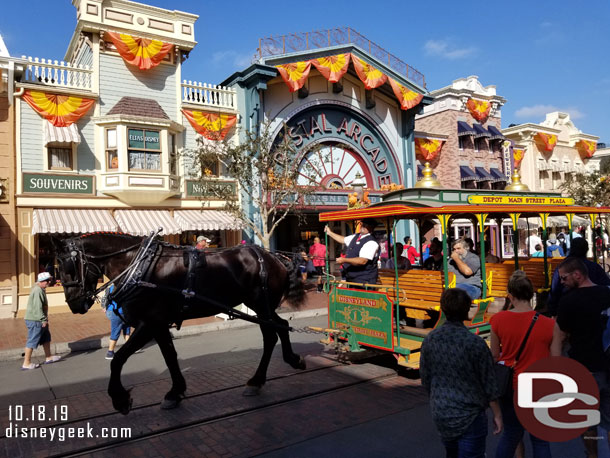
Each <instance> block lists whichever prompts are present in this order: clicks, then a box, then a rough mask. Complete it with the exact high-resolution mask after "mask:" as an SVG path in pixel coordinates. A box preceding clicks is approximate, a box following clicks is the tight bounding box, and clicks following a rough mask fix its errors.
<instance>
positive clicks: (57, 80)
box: [20, 56, 93, 92]
mask: <svg viewBox="0 0 610 458" xmlns="http://www.w3.org/2000/svg"><path fill="white" fill-rule="evenodd" d="M23 59H24V60H26V61H27V64H26V65H25V70H24V72H23V76H22V78H21V81H20V82H21V83H27V84H35V85H41V86H47V87H53V88H61V89H70V90H74V89H76V90H78V91H85V92H92V90H93V69H92V68H91V67H88V66H84V65H77V66H73V65H70V64H68V63H66V62H64V61H57V60H53V61H52V60H51V59H39V58H38V57H35V58H32V57H26V56H23Z"/></svg>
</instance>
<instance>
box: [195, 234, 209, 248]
mask: <svg viewBox="0 0 610 458" xmlns="http://www.w3.org/2000/svg"><path fill="white" fill-rule="evenodd" d="M210 242H211V240H210V239H209V238H207V237H206V236H205V235H200V236H199V237H197V245H195V248H197V249H198V250H205V249H206V248H207V247H209V246H210V245H209V243H210Z"/></svg>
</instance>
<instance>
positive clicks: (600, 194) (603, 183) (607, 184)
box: [560, 172, 610, 207]
mask: <svg viewBox="0 0 610 458" xmlns="http://www.w3.org/2000/svg"><path fill="white" fill-rule="evenodd" d="M560 189H561V190H562V191H563V193H564V194H565V195H567V196H568V197H572V198H574V203H575V204H576V205H585V206H588V207H597V206H604V207H605V206H610V177H609V176H607V175H605V174H601V173H599V172H591V173H586V174H583V173H577V174H576V175H575V176H574V177H573V178H568V179H567V180H566V181H565V182H564V183H563V184H562V185H561V187H560Z"/></svg>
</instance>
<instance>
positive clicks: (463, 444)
mask: <svg viewBox="0 0 610 458" xmlns="http://www.w3.org/2000/svg"><path fill="white" fill-rule="evenodd" d="M486 438H487V414H486V413H485V411H483V412H481V413H480V414H479V415H478V416H477V417H476V418H475V419H474V421H473V422H472V424H471V425H470V426H469V427H468V429H467V430H466V431H464V434H462V435H461V436H460V437H458V438H457V439H453V440H450V441H445V440H444V441H443V444H445V450H447V458H484V457H485V439H486Z"/></svg>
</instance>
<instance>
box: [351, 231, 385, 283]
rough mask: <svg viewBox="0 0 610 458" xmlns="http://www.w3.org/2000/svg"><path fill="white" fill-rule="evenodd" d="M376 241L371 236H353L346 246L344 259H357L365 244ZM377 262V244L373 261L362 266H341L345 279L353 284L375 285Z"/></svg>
mask: <svg viewBox="0 0 610 458" xmlns="http://www.w3.org/2000/svg"><path fill="white" fill-rule="evenodd" d="M371 240H372V241H374V242H375V243H377V241H376V240H375V239H374V238H373V236H371V234H366V235H363V236H360V235H358V234H357V235H355V236H354V237H353V238H352V240H351V242H350V244H349V245H348V246H347V251H346V253H345V257H346V258H359V257H360V249H361V248H362V247H363V246H364V244H365V243H366V242H369V241H371ZM378 260H379V244H377V251H376V252H375V257H374V258H373V260H368V261H367V263H366V264H364V265H363V266H354V265H352V264H347V263H345V264H343V265H344V266H345V267H344V268H345V279H346V280H347V281H351V282H354V283H372V284H375V283H377V261H378Z"/></svg>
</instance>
